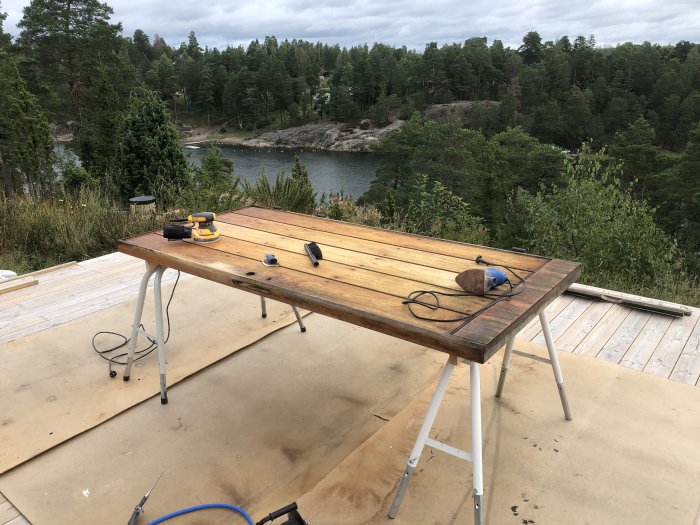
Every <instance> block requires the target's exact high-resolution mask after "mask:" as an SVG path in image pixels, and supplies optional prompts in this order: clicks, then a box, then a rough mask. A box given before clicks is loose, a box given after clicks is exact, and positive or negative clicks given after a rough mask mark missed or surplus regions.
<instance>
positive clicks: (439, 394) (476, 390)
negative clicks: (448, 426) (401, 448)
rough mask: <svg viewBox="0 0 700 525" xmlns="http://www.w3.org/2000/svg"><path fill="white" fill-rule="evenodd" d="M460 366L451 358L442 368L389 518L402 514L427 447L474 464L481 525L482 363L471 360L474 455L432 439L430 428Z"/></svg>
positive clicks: (476, 510)
mask: <svg viewBox="0 0 700 525" xmlns="http://www.w3.org/2000/svg"><path fill="white" fill-rule="evenodd" d="M456 364H457V358H456V357H454V356H450V357H449V358H448V360H447V362H446V363H445V367H444V368H443V369H442V375H441V376H440V381H439V382H438V385H437V388H436V389H435V393H434V394H433V399H432V400H431V401H430V407H429V408H428V413H427V414H426V416H425V419H424V420H423V425H422V426H421V429H420V432H419V433H418V439H416V443H415V445H413V451H412V452H411V455H410V456H409V458H408V465H407V466H406V470H405V471H404V473H403V476H402V477H401V482H400V483H399V488H398V490H397V491H396V496H394V501H393V503H392V504H391V509H390V510H389V517H390V518H392V519H393V518H395V517H396V514H397V513H398V512H399V506H400V505H401V500H402V499H403V495H404V493H405V492H406V487H407V486H408V481H409V480H410V478H411V474H412V473H413V471H414V469H415V468H416V466H417V465H418V460H419V459H420V456H421V454H422V453H423V447H425V446H426V445H429V446H431V447H432V448H436V449H438V450H441V451H442V452H445V453H447V454H450V455H451V456H455V457H457V458H459V459H462V460H465V461H471V462H472V472H473V478H474V482H473V491H472V494H473V496H474V523H477V524H481V496H483V494H484V474H483V472H484V470H483V457H482V452H481V387H480V377H479V372H480V366H481V365H479V363H473V362H471V361H469V383H470V385H469V386H470V392H471V405H472V410H471V419H472V453H471V454H470V453H468V452H465V451H464V450H460V449H458V448H455V447H452V446H450V445H447V444H445V443H442V442H440V441H437V440H435V439H431V438H429V437H428V434H429V433H430V428H431V427H432V426H433V422H434V421H435V416H436V415H437V411H438V408H440V403H441V402H442V398H443V396H444V395H445V390H447V384H448V383H449V381H450V376H451V375H452V372H453V370H454V367H455V365H456Z"/></svg>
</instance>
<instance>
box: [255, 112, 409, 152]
mask: <svg viewBox="0 0 700 525" xmlns="http://www.w3.org/2000/svg"><path fill="white" fill-rule="evenodd" d="M402 125H403V121H402V120H397V121H396V122H393V123H392V124H389V125H388V126H386V127H384V128H375V129H361V128H360V127H355V126H350V125H348V124H340V123H338V122H323V123H319V124H306V125H305V126H299V127H296V128H287V129H281V130H279V131H272V132H269V133H263V134H262V135H260V136H259V137H255V138H252V139H248V140H244V141H243V142H242V143H241V144H243V145H244V146H250V147H254V148H270V147H282V148H305V149H323V150H328V151H370V148H371V146H372V145H373V144H376V143H377V142H379V141H380V140H381V139H382V138H384V137H386V136H387V135H389V134H391V133H393V132H394V131H396V130H398V129H400V128H401V126H402Z"/></svg>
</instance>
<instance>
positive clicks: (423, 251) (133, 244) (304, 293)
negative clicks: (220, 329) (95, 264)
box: [118, 207, 580, 363]
mask: <svg viewBox="0 0 700 525" xmlns="http://www.w3.org/2000/svg"><path fill="white" fill-rule="evenodd" d="M215 225H216V227H217V228H218V230H219V233H220V234H221V239H220V240H219V241H217V242H214V243H208V244H203V243H197V244H195V243H194V242H192V241H189V240H188V241H168V240H167V239H165V238H164V237H163V236H162V232H161V231H155V232H151V233H147V234H144V235H140V236H138V237H133V238H130V239H126V240H121V241H119V243H118V250H119V251H120V252H124V253H127V254H129V255H132V256H134V257H138V258H141V259H144V260H146V261H149V262H152V263H156V264H160V265H164V266H167V267H169V268H174V269H177V270H181V271H183V272H186V273H189V274H192V275H197V276H199V277H202V278H205V279H209V280H212V281H216V282H219V283H222V284H225V285H228V286H233V287H235V288H240V289H242V290H246V291H249V292H252V293H255V294H258V295H262V296H264V297H269V298H272V299H276V300H279V301H282V302H287V303H289V304H293V305H296V306H300V307H302V308H306V309H309V310H311V311H314V312H318V313H321V314H324V315H328V316H330V317H334V318H337V319H341V320H343V321H346V322H349V323H353V324H356V325H359V326H363V327H365V328H369V329H371V330H376V331H378V332H382V333H385V334H388V335H391V336H395V337H398V338H401V339H405V340H408V341H411V342H414V343H418V344H422V345H425V346H428V347H430V348H433V349H435V350H440V351H443V352H447V353H449V354H452V355H455V356H457V357H461V358H465V359H468V360H470V361H475V362H478V363H485V362H486V361H487V360H488V359H489V358H490V357H491V356H492V355H493V354H494V353H496V351H497V350H498V349H499V348H500V347H501V346H502V345H503V344H504V343H505V342H506V340H507V339H508V338H510V337H511V336H512V335H514V334H515V333H517V332H518V331H519V330H520V329H522V328H523V327H524V326H525V325H526V324H527V323H528V321H529V320H530V319H532V318H533V317H534V316H535V315H537V314H538V312H539V311H540V310H541V309H542V308H544V306H546V305H547V304H548V303H549V302H551V301H552V300H554V299H555V298H556V297H558V296H559V295H560V294H561V293H563V292H564V290H566V288H568V286H569V285H570V284H572V283H573V282H574V281H575V280H576V279H577V278H578V276H579V274H580V265H579V264H578V263H572V262H568V261H562V260H557V259H547V258H543V257H536V256H533V255H526V254H521V253H516V252H509V251H504V250H498V249H494V248H487V247H484V246H476V245H471V244H464V243H458V242H453V241H445V240H440V239H433V238H429V237H422V236H418V235H410V234H406V233H401V232H395V231H389V230H382V229H378V228H368V227H365V226H358V225H354V224H349V223H344V222H340V221H334V220H330V219H323V218H319V217H312V216H309V215H302V214H297V213H290V212H284V211H279V210H272V209H266V208H257V207H247V208H241V209H238V210H234V211H231V212H227V213H223V214H217V218H216V222H215ZM310 241H315V242H316V243H317V244H318V246H319V247H320V249H321V251H322V253H323V258H322V259H321V260H320V264H319V265H318V266H313V265H312V264H311V261H310V259H309V257H308V256H307V255H306V252H305V250H304V243H306V242H310ZM268 253H272V254H274V255H275V256H276V258H277V260H278V262H279V266H278V267H270V266H265V265H264V264H263V263H262V260H263V259H264V258H265V255H266V254H268ZM479 255H481V256H482V257H483V258H484V259H486V260H487V261H489V262H490V263H492V264H494V266H493V267H494V268H496V269H500V270H503V271H505V272H506V274H508V276H509V277H510V279H511V280H512V282H513V284H517V282H518V280H517V278H515V277H514V275H513V272H515V274H517V276H519V277H521V278H523V279H524V280H525V284H524V285H523V284H521V285H519V286H516V288H515V292H519V293H518V294H517V295H514V296H513V297H510V298H508V299H504V300H500V301H499V300H494V299H491V298H485V297H464V296H462V297H450V296H441V297H440V305H441V307H440V308H439V309H437V310H428V309H427V308H422V307H419V306H417V305H414V307H413V308H414V311H416V312H417V313H419V314H420V315H422V316H425V317H430V318H431V319H433V318H434V319H443V320H450V319H455V318H457V317H464V316H465V314H474V313H476V312H478V311H481V310H483V311H481V313H479V314H478V315H476V316H474V317H472V318H471V319H467V320H460V321H447V322H437V321H434V320H424V319H419V318H416V317H414V316H413V315H412V314H411V313H410V312H409V309H408V306H407V305H406V304H404V302H403V301H405V300H406V298H407V296H408V295H409V294H410V293H411V292H413V291H416V290H433V291H439V292H447V293H455V292H461V291H462V290H461V288H459V286H458V285H457V283H456V282H455V277H456V276H457V275H458V274H459V273H460V272H462V271H463V270H467V269H470V268H484V265H478V264H477V263H476V262H475V259H476V257H477V256H479ZM498 265H502V266H503V267H507V268H503V267H501V266H498ZM495 291H496V293H498V294H507V293H508V292H509V287H508V286H507V285H502V286H499V287H498V288H497V289H496V290H495ZM484 307H487V308H486V309H484Z"/></svg>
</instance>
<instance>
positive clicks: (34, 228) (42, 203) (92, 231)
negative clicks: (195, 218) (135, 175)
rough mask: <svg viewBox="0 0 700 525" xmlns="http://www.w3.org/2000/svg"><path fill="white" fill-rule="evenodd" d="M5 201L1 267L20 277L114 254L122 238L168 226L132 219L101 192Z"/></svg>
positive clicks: (152, 219) (0, 220)
mask: <svg viewBox="0 0 700 525" xmlns="http://www.w3.org/2000/svg"><path fill="white" fill-rule="evenodd" d="M0 199H2V200H1V201H0V204H1V206H0V254H2V255H0V267H1V268H3V269H6V270H12V271H14V272H16V273H18V274H22V273H26V272H30V271H34V270H40V269H42V268H47V267H50V266H54V265H57V264H61V263H64V262H69V261H81V260H84V259H89V258H93V257H98V256H100V255H104V254H107V253H111V252H114V251H115V250H116V245H117V240H119V239H123V238H127V237H131V236H133V235H137V234H139V233H143V232H146V231H149V230H153V229H155V228H157V227H158V226H160V224H161V222H162V219H160V218H158V217H156V216H147V217H138V216H135V215H132V214H131V213H130V212H129V211H128V210H127V209H126V207H120V206H118V205H117V204H115V202H114V201H113V200H112V199H110V198H109V197H107V196H105V195H104V194H102V193H101V192H99V191H83V192H81V193H80V194H79V195H75V196H70V195H68V196H64V197H61V198H51V199H38V198H34V197H29V196H13V197H9V198H5V197H0Z"/></svg>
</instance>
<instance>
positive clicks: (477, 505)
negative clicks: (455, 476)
mask: <svg viewBox="0 0 700 525" xmlns="http://www.w3.org/2000/svg"><path fill="white" fill-rule="evenodd" d="M474 525H481V495H479V494H474Z"/></svg>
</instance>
